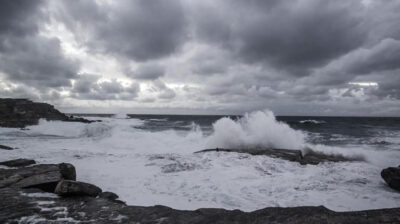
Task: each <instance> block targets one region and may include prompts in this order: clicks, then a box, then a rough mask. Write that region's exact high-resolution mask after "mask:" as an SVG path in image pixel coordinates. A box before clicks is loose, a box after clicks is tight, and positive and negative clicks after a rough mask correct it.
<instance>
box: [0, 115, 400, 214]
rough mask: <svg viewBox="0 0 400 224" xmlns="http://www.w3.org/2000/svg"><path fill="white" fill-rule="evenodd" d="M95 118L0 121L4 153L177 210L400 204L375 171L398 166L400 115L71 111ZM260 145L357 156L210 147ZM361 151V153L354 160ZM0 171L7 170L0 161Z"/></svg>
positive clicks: (133, 201) (131, 199)
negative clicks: (62, 166) (321, 158)
mask: <svg viewBox="0 0 400 224" xmlns="http://www.w3.org/2000/svg"><path fill="white" fill-rule="evenodd" d="M74 116H80V117H84V118H87V119H92V120H97V122H94V123H90V124H86V123H76V122H62V121H46V120H40V122H39V124H38V125H35V126H28V127H26V128H24V129H19V128H0V144H1V145H8V146H11V147H15V148H16V149H15V150H12V151H2V152H1V155H0V158H1V160H6V159H16V158H32V159H35V160H36V161H37V162H39V163H61V162H68V163H71V164H73V165H74V166H75V167H76V169H77V179H78V180H80V181H84V182H89V183H94V184H96V185H97V186H99V187H101V188H102V189H103V191H112V192H115V193H117V194H118V195H119V196H120V199H121V200H123V201H125V202H126V203H127V204H129V205H141V206H152V205H165V206H169V207H172V208H176V209H185V210H194V209H198V208H224V209H240V210H243V211H254V210H257V209H262V208H265V207H278V206H279V207H292V206H319V205H323V206H325V207H327V208H329V209H331V210H334V211H357V210H364V209H378V208H391V207H400V194H399V193H398V192H396V191H394V190H393V189H391V188H389V187H388V186H387V185H386V184H385V182H384V181H383V179H382V178H381V176H380V172H381V170H382V169H384V168H386V167H389V166H399V165H400V118H399V117H397V118H396V117H309V116H308V117H307V116H302V117H300V116H275V115H274V114H273V112H271V111H269V110H260V111H254V112H250V113H247V114H244V115H241V116H238V115H220V116H214V115H212V116H209V115H136V114H74ZM257 147H268V148H283V149H298V150H304V149H305V148H311V149H312V150H314V151H318V152H321V153H325V154H329V155H341V156H344V157H348V158H358V160H357V161H352V162H325V163H320V164H318V165H301V164H299V163H296V162H290V161H286V160H282V159H279V158H271V157H268V156H252V155H248V154H243V153H233V152H221V151H220V152H208V153H194V152H197V151H199V150H203V149H212V148H247V149H249V150H251V149H252V148H257ZM360 158H361V159H360ZM1 168H5V167H1Z"/></svg>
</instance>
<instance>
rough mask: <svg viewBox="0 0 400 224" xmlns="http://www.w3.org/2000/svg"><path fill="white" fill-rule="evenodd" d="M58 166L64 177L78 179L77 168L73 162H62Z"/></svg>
mask: <svg viewBox="0 0 400 224" xmlns="http://www.w3.org/2000/svg"><path fill="white" fill-rule="evenodd" d="M58 168H59V169H60V172H61V175H62V176H63V178H64V179H66V180H76V170H75V167H74V166H73V165H72V164H69V163H60V164H58Z"/></svg>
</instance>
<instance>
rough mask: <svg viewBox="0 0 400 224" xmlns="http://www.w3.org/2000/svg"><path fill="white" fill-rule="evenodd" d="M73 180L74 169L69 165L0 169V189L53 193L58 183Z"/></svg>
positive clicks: (41, 165) (74, 175) (74, 176)
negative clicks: (15, 188)
mask: <svg viewBox="0 0 400 224" xmlns="http://www.w3.org/2000/svg"><path fill="white" fill-rule="evenodd" d="M64 179H69V180H75V179H76V173H75V168H74V167H73V166H72V165H71V164H65V163H64V164H59V165H56V164H40V165H35V166H29V167H22V168H18V169H0V188H2V187H17V188H39V189H42V190H44V191H47V192H54V189H55V188H56V186H57V184H58V182H59V181H61V180H64Z"/></svg>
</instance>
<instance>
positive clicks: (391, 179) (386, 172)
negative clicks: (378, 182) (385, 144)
mask: <svg viewBox="0 0 400 224" xmlns="http://www.w3.org/2000/svg"><path fill="white" fill-rule="evenodd" d="M381 176H382V178H383V179H384V180H385V182H386V183H387V184H388V185H389V187H391V188H393V189H395V190H398V191H400V167H389V168H386V169H383V170H382V172H381Z"/></svg>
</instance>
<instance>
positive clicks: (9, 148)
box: [0, 145, 14, 150]
mask: <svg viewBox="0 0 400 224" xmlns="http://www.w3.org/2000/svg"><path fill="white" fill-rule="evenodd" d="M0 149H3V150H13V149H14V148H12V147H10V146H6V145H0Z"/></svg>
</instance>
